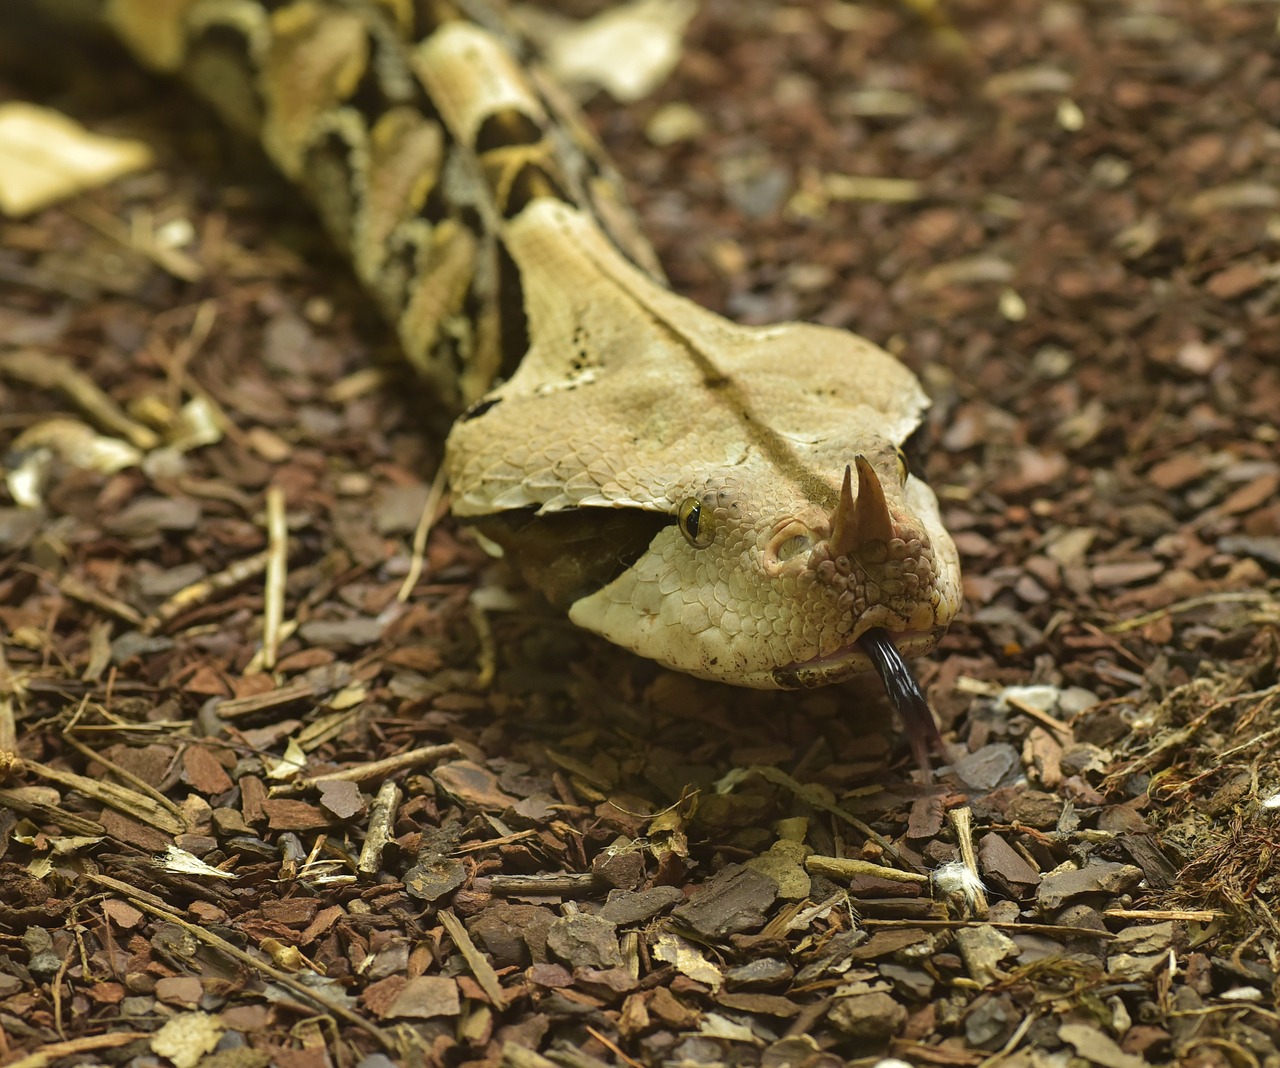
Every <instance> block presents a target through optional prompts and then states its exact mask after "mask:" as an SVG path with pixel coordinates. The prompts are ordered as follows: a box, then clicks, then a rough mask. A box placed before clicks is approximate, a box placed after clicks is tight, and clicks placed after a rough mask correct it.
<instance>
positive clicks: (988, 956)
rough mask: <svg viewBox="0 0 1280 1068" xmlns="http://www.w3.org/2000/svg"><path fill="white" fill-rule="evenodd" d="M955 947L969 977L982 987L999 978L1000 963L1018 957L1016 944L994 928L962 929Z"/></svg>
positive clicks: (957, 935) (959, 931) (958, 933)
mask: <svg viewBox="0 0 1280 1068" xmlns="http://www.w3.org/2000/svg"><path fill="white" fill-rule="evenodd" d="M956 945H957V946H958V947H959V949H960V956H961V958H962V959H963V960H964V966H965V969H966V970H967V971H968V972H969V977H970V978H971V979H973V980H974V982H977V983H981V984H983V985H984V986H985V985H986V984H988V983H990V982H991V981H992V980H994V979H997V978H999V976H1000V968H999V964H1000V962H1001V961H1003V960H1005V959H1006V958H1008V957H1016V956H1017V955H1018V946H1017V943H1016V942H1014V941H1013V939H1012V938H1010V937H1009V936H1008V935H1005V934H1002V933H1001V932H1000V931H997V930H996V929H995V928H994V927H963V928H961V929H960V930H958V931H956Z"/></svg>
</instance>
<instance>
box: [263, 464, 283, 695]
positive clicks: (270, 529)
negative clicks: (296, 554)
mask: <svg viewBox="0 0 1280 1068" xmlns="http://www.w3.org/2000/svg"><path fill="white" fill-rule="evenodd" d="M288 568H289V524H288V521H287V520H286V518H285V512H284V490H282V489H281V488H280V487H279V486H268V487H267V578H266V583H265V588H264V590H263V602H262V664H263V667H264V668H266V670H268V671H270V670H271V669H272V668H274V667H275V666H276V654H277V653H278V652H279V650H280V626H281V624H282V623H283V622H284V586H285V577H286V575H287V574H288Z"/></svg>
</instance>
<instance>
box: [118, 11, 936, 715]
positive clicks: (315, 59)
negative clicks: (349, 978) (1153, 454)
mask: <svg viewBox="0 0 1280 1068" xmlns="http://www.w3.org/2000/svg"><path fill="white" fill-rule="evenodd" d="M100 7H101V9H102V10H101V13H102V15H103V17H104V18H105V20H106V21H107V22H108V23H109V24H110V25H111V27H112V28H113V29H114V31H115V33H116V34H117V35H118V36H119V38H120V39H121V40H122V41H123V42H124V44H125V45H126V46H127V48H128V49H129V50H130V51H131V52H132V53H133V54H134V55H135V56H136V57H137V58H138V59H139V60H141V61H142V62H143V63H144V64H145V65H147V66H148V67H150V68H152V69H154V70H157V71H162V72H166V73H168V74H173V75H176V76H179V77H181V78H182V79H184V80H185V81H186V82H187V83H189V84H190V85H191V86H192V87H194V89H195V90H196V91H197V92H198V93H199V95H201V96H203V97H204V98H205V99H206V100H207V101H208V102H209V103H211V104H212V105H213V107H214V109H215V110H216V111H217V112H218V113H219V114H220V115H221V116H222V118H223V119H224V120H225V121H226V122H227V123H229V124H230V125H231V126H233V127H235V128H237V129H239V130H241V131H243V132H244V133H245V134H247V135H248V136H250V137H252V138H254V139H256V140H257V141H258V142H260V144H261V145H262V147H263V148H264V149H265V152H266V154H267V155H268V156H269V157H270V159H271V160H272V161H273V162H274V164H275V166H276V167H277V168H278V169H279V170H280V171H281V172H282V173H283V174H284V176H285V177H286V178H287V179H288V180H290V181H291V182H294V183H297V185H298V186H300V187H301V188H302V189H303V190H304V191H305V193H306V194H307V196H308V197H309V198H310V199H311V201H312V202H313V203H314V205H315V207H316V209H317V211H318V213H319V216H320V218H321V220H322V221H323V224H324V226H325V228H326V229H327V230H328V232H329V234H330V235H332V237H333V239H334V241H336V242H337V244H338V245H339V246H341V248H342V249H343V250H345V252H346V253H347V255H348V257H349V259H350V261H351V263H352V265H353V267H354V270H355V273H356V274H357V275H358V277H359V279H360V281H361V282H362V283H363V285H364V286H365V288H366V289H367V290H368V291H369V293H370V294H372V296H373V299H374V300H376V302H377V303H378V304H379V306H380V308H381V310H382V311H383V313H384V314H385V316H386V318H387V319H388V320H389V321H390V322H391V324H392V325H393V326H394V328H395V331H396V333H397V334H398V337H399V341H400V345H401V347H402V349H403V352H404V355H405V357H406V358H407V359H408V361H409V362H410V363H411V364H412V365H413V367H414V368H415V369H416V371H417V372H418V373H419V375H420V376H421V378H422V379H423V381H424V383H425V385H426V387H427V388H429V389H431V390H432V391H433V392H434V394H435V396H436V397H437V398H438V400H439V403H441V404H443V405H446V406H448V407H449V408H450V410H451V411H453V412H454V413H456V420H455V421H454V423H453V425H452V429H451V430H450V432H449V434H448V437H447V440H446V443H445V458H444V464H445V469H446V472H445V473H446V476H447V480H448V485H449V489H450V499H451V508H452V511H453V513H454V515H455V516H457V517H458V519H459V520H461V521H464V522H465V523H467V524H469V525H470V526H472V527H473V528H474V529H475V530H476V532H477V533H478V535H479V536H480V537H481V538H482V539H483V540H484V541H485V542H486V543H487V544H490V545H492V546H494V547H495V551H499V552H501V553H503V554H504V555H506V556H508V557H510V559H511V560H513V561H514V562H515V564H516V565H517V567H518V568H519V570H520V571H521V572H522V574H523V575H524V577H525V579H526V580H527V581H528V582H529V583H530V584H531V585H532V586H533V587H535V588H536V589H538V590H540V591H541V592H542V593H543V594H544V595H545V596H546V598H547V599H548V600H549V601H550V602H551V603H552V604H553V605H555V606H557V607H558V608H560V609H563V610H564V611H566V612H567V613H568V617H569V619H570V620H572V621H573V622H574V623H575V624H577V625H579V626H581V627H583V628H585V629H586V630H588V631H592V632H594V633H596V634H599V635H601V636H603V637H604V638H605V639H607V640H608V641H610V642H613V643H615V644H617V645H619V646H622V647H624V648H626V649H628V650H631V651H632V652H634V653H636V654H638V655H639V656H642V657H648V658H650V659H652V660H654V661H657V662H658V663H660V664H662V665H664V666H665V667H667V668H671V669H673V670H676V671H680V672H685V673H688V674H690V675H694V676H697V677H700V678H704V679H710V680H714V681H717V682H722V683H729V684H733V685H738V686H747V687H754V688H759V689H799V688H808V687H816V686H823V685H827V684H830V683H834V682H839V681H841V680H844V679H847V678H850V677H853V676H856V675H859V674H863V673H866V672H869V671H878V672H879V673H880V674H881V676H882V677H883V678H885V680H886V685H888V686H889V687H890V692H891V695H892V694H894V693H896V694H897V695H898V696H899V698H901V700H900V702H899V703H900V707H901V706H902V704H904V703H905V704H906V705H908V706H909V705H910V704H911V703H912V700H914V698H913V697H912V695H911V692H910V691H911V689H912V686H913V685H914V683H904V682H903V672H902V671H901V670H900V668H901V666H902V662H903V658H905V657H912V656H917V655H919V654H922V653H925V652H928V651H929V650H931V649H932V648H933V647H934V646H935V644H936V643H937V641H938V639H939V637H940V636H941V635H942V633H943V632H944V631H945V630H946V628H947V626H948V624H949V623H950V622H951V621H952V619H953V618H954V617H955V615H956V613H957V611H958V609H959V606H960V599H961V587H960V569H959V562H958V557H957V552H956V547H955V544H954V542H953V541H952V539H951V537H950V536H949V535H948V533H947V530H946V528H945V526H944V525H943V521H942V518H941V514H940V510H939V505H938V500H937V497H936V495H935V494H934V492H933V491H932V489H931V488H930V486H929V485H928V483H927V482H926V481H925V480H924V478H923V477H922V472H921V471H920V469H919V465H918V464H916V463H913V462H912V460H911V459H909V457H911V456H912V454H913V451H914V444H915V443H916V442H917V441H918V440H919V439H920V436H921V433H922V431H923V429H924V424H925V413H926V410H927V408H928V404H929V401H928V398H927V396H926V394H925V391H924V389H923V387H922V385H921V383H920V381H919V379H918V378H917V377H916V375H915V374H914V373H913V372H912V371H911V370H910V369H908V368H907V367H906V366H905V365H904V364H903V363H902V362H901V361H899V360H898V359H897V358H895V357H894V356H892V355H890V354H889V353H888V352H886V351H884V350H883V349H882V348H880V347H878V346H876V345H874V344H873V343H871V342H870V341H868V340H866V339H864V338H862V337H860V336H858V335H856V334H854V333H851V332H848V331H843V330H838V329H833V328H829V327H824V326H818V325H814V324H809V323H798V322H788V323H780V324H775V325H768V326H744V325H739V324H737V323H734V322H731V321H729V320H728V319H726V318H723V317H721V316H720V315H717V314H715V313H713V312H711V311H709V310H707V309H705V308H703V307H701V306H699V305H698V304H696V303H694V302H692V301H690V300H688V299H686V298H684V297H682V296H680V295H679V294H677V293H675V292H673V291H672V289H671V288H670V287H669V286H668V284H667V282H666V280H665V277H664V275H663V272H662V269H661V267H660V265H659V263H658V260H657V257H656V255H655V254H654V252H653V249H652V247H651V246H650V245H649V244H648V242H647V241H646V240H645V238H644V237H643V236H642V235H641V233H640V230H639V227H638V226H637V224H636V223H635V221H634V216H633V214H632V212H631V210H630V208H629V207H628V204H627V199H626V196H625V193H624V192H623V187H622V183H621V181H620V179H619V177H618V175H617V173H616V172H615V170H614V168H613V167H612V165H611V164H610V162H609V160H608V159H607V158H606V156H605V154H604V152H603V150H602V149H601V148H600V146H599V144H598V143H597V141H596V140H595V138H594V137H593V135H592V134H591V133H590V132H589V129H588V127H587V125H586V122H585V120H584V118H583V117H582V115H581V114H580V112H579V110H578V108H577V106H576V105H575V104H574V102H573V101H572V99H571V98H570V97H569V95H568V94H567V93H566V92H565V90H563V89H562V88H561V87H559V86H557V85H556V84H555V82H554V81H553V80H552V79H551V78H550V77H549V76H548V75H547V74H546V72H545V71H544V70H543V69H542V68H541V67H540V65H539V64H538V62H537V60H536V57H534V56H531V55H530V54H529V49H528V48H527V46H526V45H525V44H524V43H523V42H522V41H521V40H520V39H519V38H518V37H517V36H515V35H514V34H513V33H512V31H511V30H510V28H509V22H508V20H507V18H506V16H505V14H504V12H503V11H502V10H501V8H499V7H498V6H496V5H494V4H493V3H491V2H486V0H289V2H272V0H101V2H100ZM906 678H907V679H908V680H909V679H910V678H911V677H910V675H909V674H908V675H907V676H906ZM903 695H905V697H904V696H903ZM916 695H917V696H918V688H917V690H916ZM919 703H920V704H921V705H922V704H923V701H922V699H921V701H920V702H919ZM924 716H925V718H927V716H928V714H927V711H926V712H925V713H924ZM915 722H917V723H919V722H920V719H919V716H918V715H917V716H916V717H915ZM928 726H929V727H932V721H931V720H930V721H929V725H928ZM926 729H927V728H926Z"/></svg>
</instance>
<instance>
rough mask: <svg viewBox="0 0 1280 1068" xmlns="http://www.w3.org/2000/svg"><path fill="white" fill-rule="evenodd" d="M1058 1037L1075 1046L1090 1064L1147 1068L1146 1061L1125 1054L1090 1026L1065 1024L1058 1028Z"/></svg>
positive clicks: (1103, 1066)
mask: <svg viewBox="0 0 1280 1068" xmlns="http://www.w3.org/2000/svg"><path fill="white" fill-rule="evenodd" d="M1058 1037H1059V1038H1060V1039H1062V1041H1063V1042H1066V1043H1068V1044H1069V1045H1071V1046H1074V1047H1075V1051H1076V1052H1077V1053H1078V1054H1080V1056H1081V1057H1083V1058H1084V1059H1085V1060H1087V1061H1088V1062H1089V1063H1091V1064H1097V1065H1101V1068H1146V1064H1147V1062H1146V1061H1145V1060H1143V1059H1142V1058H1141V1057H1138V1056H1135V1055H1134V1054H1132V1053H1125V1051H1124V1050H1122V1049H1121V1048H1120V1047H1119V1046H1118V1045H1116V1043H1115V1041H1114V1040H1113V1039H1111V1038H1110V1037H1109V1036H1107V1035H1105V1034H1103V1033H1102V1032H1101V1031H1099V1030H1098V1029H1097V1028H1096V1027H1090V1026H1089V1025H1088V1024H1080V1023H1064V1024H1063V1025H1062V1026H1061V1027H1059V1028H1058Z"/></svg>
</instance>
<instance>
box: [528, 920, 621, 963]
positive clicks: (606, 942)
mask: <svg viewBox="0 0 1280 1068" xmlns="http://www.w3.org/2000/svg"><path fill="white" fill-rule="evenodd" d="M547 948H548V949H549V950H551V952H552V953H554V954H555V955H556V956H557V957H559V958H560V959H561V960H562V961H564V962H565V963H566V964H568V965H569V966H570V967H574V968H600V969H604V968H621V967H622V966H623V964H624V963H625V961H624V959H623V956H622V950H621V949H620V948H619V946H618V928H617V925H616V924H612V923H610V922H609V921H608V920H605V919H601V918H600V917H599V916H586V915H582V914H578V915H573V916H561V917H560V918H559V919H557V920H555V921H554V922H553V923H552V924H551V926H550V928H548V930H547Z"/></svg>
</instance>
